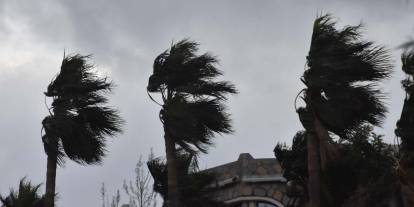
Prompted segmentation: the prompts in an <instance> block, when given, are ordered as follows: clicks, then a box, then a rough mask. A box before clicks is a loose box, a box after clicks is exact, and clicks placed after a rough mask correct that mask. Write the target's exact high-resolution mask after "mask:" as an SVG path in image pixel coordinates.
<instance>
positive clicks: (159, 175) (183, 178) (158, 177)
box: [147, 151, 225, 207]
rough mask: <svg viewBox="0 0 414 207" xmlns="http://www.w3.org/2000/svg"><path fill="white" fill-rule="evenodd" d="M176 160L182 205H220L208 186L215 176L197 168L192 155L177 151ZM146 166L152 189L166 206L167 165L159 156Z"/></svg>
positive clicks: (209, 206) (187, 206)
mask: <svg viewBox="0 0 414 207" xmlns="http://www.w3.org/2000/svg"><path fill="white" fill-rule="evenodd" d="M177 158H178V159H177V160H178V174H179V176H178V180H179V182H178V183H179V191H180V195H181V201H180V203H181V204H182V206H183V207H195V206H197V207H220V206H225V205H224V204H223V203H220V202H217V201H215V200H214V199H213V198H212V197H211V193H212V192H213V191H214V189H213V188H211V187H209V186H210V185H211V184H212V183H214V180H215V176H214V175H213V174H210V173H205V172H201V171H199V170H198V166H197V163H196V158H195V157H194V156H193V155H190V154H188V153H185V152H183V151H181V152H179V154H178V155H177ZM147 165H148V168H149V170H150V172H151V175H152V177H153V178H154V191H155V192H157V193H159V194H160V195H161V196H162V198H163V200H164V205H163V206H166V201H167V200H168V197H167V190H168V189H167V182H168V181H167V166H166V164H165V162H164V161H162V160H161V159H160V158H157V159H154V160H152V161H149V162H148V163H147Z"/></svg>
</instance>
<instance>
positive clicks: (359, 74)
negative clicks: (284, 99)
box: [298, 15, 392, 207]
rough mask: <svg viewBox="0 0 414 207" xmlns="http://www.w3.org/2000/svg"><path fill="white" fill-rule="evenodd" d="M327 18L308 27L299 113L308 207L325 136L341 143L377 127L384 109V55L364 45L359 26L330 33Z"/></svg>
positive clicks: (326, 150)
mask: <svg viewBox="0 0 414 207" xmlns="http://www.w3.org/2000/svg"><path fill="white" fill-rule="evenodd" d="M335 24H336V23H335V21H333V20H332V18H331V16H330V15H324V16H320V17H318V18H317V19H316V20H315V22H314V26H313V34H312V40H311V45H310V51H309V54H308V56H307V68H306V70H305V72H304V74H303V76H302V78H301V80H302V82H303V83H304V84H305V85H306V88H305V89H304V95H303V97H302V98H303V99H304V101H305V103H306V107H305V108H300V109H298V113H299V117H300V119H301V122H302V124H303V125H304V127H305V128H306V130H307V147H308V173H309V180H308V188H309V189H308V190H309V191H308V192H309V207H319V206H320V173H321V172H320V171H321V168H325V167H326V160H327V158H328V157H329V156H333V155H334V150H332V149H334V148H333V147H332V146H333V145H332V143H331V139H330V136H329V133H334V134H336V135H338V136H340V137H342V138H346V137H348V136H349V134H351V133H352V132H353V131H355V130H356V129H357V128H358V127H360V126H361V125H362V124H364V123H369V124H372V125H376V126H378V125H380V124H381V122H382V120H383V118H384V116H385V113H386V108H385V106H384V104H383V103H382V99H383V98H384V95H383V94H382V93H381V91H380V90H378V89H377V88H376V86H377V83H378V82H379V81H381V80H383V79H385V78H387V77H389V75H390V73H391V69H392V66H391V64H390V60H389V59H390V58H389V55H388V52H387V51H386V50H385V49H384V48H383V47H378V46H374V44H373V42H370V41H363V40H361V36H360V27H361V26H360V25H358V26H346V27H345V28H343V29H341V30H337V29H336V28H335V26H336V25H335Z"/></svg>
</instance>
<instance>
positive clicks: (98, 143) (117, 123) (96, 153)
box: [42, 54, 123, 164]
mask: <svg viewBox="0 0 414 207" xmlns="http://www.w3.org/2000/svg"><path fill="white" fill-rule="evenodd" d="M89 58H90V57H89V56H81V55H78V54H76V55H71V56H67V57H65V58H64V59H63V62H62V66H61V70H60V73H59V74H58V75H57V76H56V78H55V79H54V80H53V81H52V82H51V83H50V84H49V86H48V88H47V91H46V92H45V95H46V96H47V97H52V98H53V103H52V105H51V109H49V110H50V111H49V112H50V115H49V116H47V117H45V118H44V120H43V121H42V125H43V129H44V132H45V133H44V135H43V136H42V140H43V143H44V148H45V151H46V153H47V154H48V155H49V156H53V157H56V158H57V160H58V162H59V163H62V162H63V158H64V157H65V156H67V157H68V158H70V159H71V160H73V161H75V162H77V163H80V164H98V163H100V162H101V160H102V157H103V156H104V155H105V140H106V136H114V135H115V134H116V133H119V132H121V124H122V122H123V121H122V119H121V118H120V116H119V115H118V112H117V110H115V109H112V108H110V107H107V106H105V104H106V103H107V102H108V100H107V98H106V97H105V94H106V93H107V92H109V91H110V90H111V88H112V83H110V82H109V81H108V80H107V78H100V77H98V76H96V75H95V74H94V73H93V71H92V69H93V66H92V65H90V64H88V63H87V60H88V59H89Z"/></svg>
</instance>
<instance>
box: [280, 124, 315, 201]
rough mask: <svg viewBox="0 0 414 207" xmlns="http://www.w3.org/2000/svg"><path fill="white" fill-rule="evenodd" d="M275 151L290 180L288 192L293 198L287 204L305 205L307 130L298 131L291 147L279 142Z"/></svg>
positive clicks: (285, 174)
mask: <svg viewBox="0 0 414 207" xmlns="http://www.w3.org/2000/svg"><path fill="white" fill-rule="evenodd" d="M273 151H274V153H275V157H276V158H277V160H278V161H279V163H280V165H281V167H282V168H283V169H284V171H283V177H285V178H286V179H287V180H288V181H289V182H288V184H287V186H288V187H287V192H286V194H287V195H288V196H289V197H291V198H292V199H291V200H290V201H289V202H288V203H289V204H288V205H287V206H288V207H292V206H304V205H305V200H306V199H304V198H305V197H304V196H306V195H307V180H308V166H307V148H306V132H305V131H299V132H297V133H296V135H295V136H294V137H293V141H292V146H291V147H288V146H286V144H281V143H278V144H277V145H276V147H275V149H274V150H273Z"/></svg>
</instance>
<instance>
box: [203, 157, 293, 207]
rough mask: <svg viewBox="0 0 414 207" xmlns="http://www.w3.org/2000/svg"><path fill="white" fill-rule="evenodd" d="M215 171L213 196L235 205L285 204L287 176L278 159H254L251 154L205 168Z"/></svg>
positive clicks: (266, 206) (280, 206)
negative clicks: (283, 172) (285, 176)
mask: <svg viewBox="0 0 414 207" xmlns="http://www.w3.org/2000/svg"><path fill="white" fill-rule="evenodd" d="M206 171H207V172H212V173H215V174H216V176H217V178H216V182H215V183H213V184H212V186H211V187H216V188H217V190H216V191H215V192H214V193H213V197H214V198H216V199H217V200H220V201H224V202H225V203H226V204H229V205H230V206H232V207H233V206H234V207H285V206H286V203H287V202H288V201H289V198H288V197H287V196H286V195H285V192H286V179H285V178H284V177H283V176H282V168H281V167H280V164H279V162H278V161H277V159H275V158H265V159H255V158H253V157H252V156H251V155H250V154H248V153H243V154H240V156H239V159H238V160H237V161H234V162H231V163H227V164H224V165H220V166H217V167H214V168H210V169H207V170H206Z"/></svg>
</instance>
